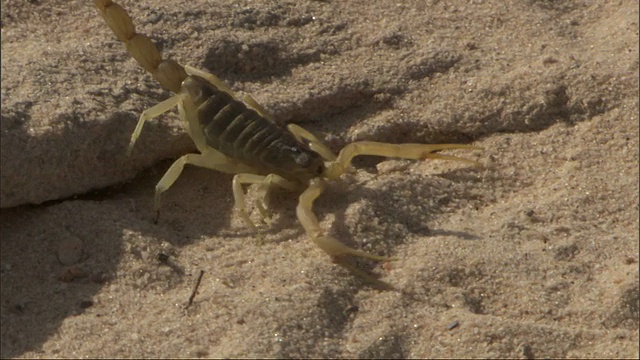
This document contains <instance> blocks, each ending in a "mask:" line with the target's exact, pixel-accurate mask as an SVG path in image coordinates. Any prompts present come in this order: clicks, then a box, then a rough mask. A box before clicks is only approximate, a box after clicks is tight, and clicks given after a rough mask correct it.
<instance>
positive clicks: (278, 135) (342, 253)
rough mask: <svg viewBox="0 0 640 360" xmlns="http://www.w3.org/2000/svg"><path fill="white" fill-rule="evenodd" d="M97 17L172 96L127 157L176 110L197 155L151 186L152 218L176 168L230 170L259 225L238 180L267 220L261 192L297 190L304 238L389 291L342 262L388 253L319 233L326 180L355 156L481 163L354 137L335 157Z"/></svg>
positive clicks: (237, 198)
mask: <svg viewBox="0 0 640 360" xmlns="http://www.w3.org/2000/svg"><path fill="white" fill-rule="evenodd" d="M95 6H96V7H97V9H98V11H99V13H100V15H101V16H102V17H103V18H104V20H105V21H106V23H107V25H108V26H109V27H110V28H111V30H112V31H113V32H114V33H115V35H116V37H117V38H118V39H119V40H120V41H121V42H123V43H124V45H125V46H126V49H127V51H128V52H129V54H130V55H131V56H132V57H133V58H134V59H135V60H136V61H137V62H138V63H139V64H140V65H141V66H142V67H143V68H144V69H145V70H146V71H148V72H149V73H150V74H151V75H152V76H153V78H154V79H155V80H156V81H158V82H159V83H160V85H162V87H164V88H165V89H167V90H169V91H171V92H172V93H175V95H173V96H172V97H170V98H169V99H167V100H164V101H162V102H160V103H158V104H156V105H155V106H152V107H151V108H148V109H146V110H144V111H143V112H142V114H141V115H140V119H139V121H138V123H137V125H136V127H135V130H134V131H133V134H132V135H131V139H130V142H129V146H128V149H127V155H130V154H131V151H132V149H133V147H134V144H135V142H136V140H137V139H138V137H139V136H140V132H141V131H142V127H143V125H144V124H145V123H146V122H147V121H150V120H152V119H153V118H155V117H158V116H159V115H161V114H164V113H165V112H167V111H170V110H171V109H173V108H174V107H177V108H178V113H179V116H180V119H181V121H182V123H183V125H184V128H185V130H186V132H187V133H188V135H189V136H190V137H191V139H192V140H193V142H194V144H195V146H196V148H197V150H198V151H199V153H192V154H186V155H183V156H181V157H180V158H178V159H177V160H175V162H174V163H173V164H172V165H171V166H170V167H169V169H168V170H167V171H166V173H165V174H164V176H163V177H162V178H161V179H160V181H159V182H158V184H157V185H156V187H155V197H154V209H155V213H156V218H155V219H156V222H157V219H158V216H159V210H160V197H161V194H162V193H164V192H165V191H167V190H168V189H169V188H170V187H171V186H172V185H173V183H174V182H175V181H176V180H177V179H178V177H179V176H180V174H181V173H182V170H183V168H184V167H185V165H194V166H198V167H203V168H208V169H212V170H217V171H220V172H223V173H229V174H234V177H233V180H232V191H233V197H234V202H235V208H236V209H237V212H238V214H239V215H240V217H241V218H242V220H243V221H244V222H245V223H246V224H247V225H248V226H249V227H250V228H252V229H253V230H257V228H256V226H255V224H254V223H253V222H252V221H251V219H250V218H249V216H248V214H247V210H246V207H245V194H244V190H243V185H251V184H254V185H257V186H258V190H259V191H258V198H259V199H258V200H257V201H256V208H257V209H258V210H259V212H260V214H261V216H262V220H265V219H267V218H268V206H267V202H266V199H267V196H268V193H269V191H270V189H271V188H272V187H273V186H278V187H281V188H284V189H286V190H289V191H292V192H298V193H300V197H299V202H298V205H297V207H296V215H297V217H298V220H299V221H300V224H301V225H302V227H303V228H304V230H305V232H306V234H307V235H308V237H309V238H311V240H312V241H313V242H314V243H315V244H316V245H317V246H318V247H319V248H320V249H322V250H323V251H324V252H325V253H327V254H328V255H329V256H330V257H331V258H332V259H333V260H334V262H335V263H337V264H339V265H341V266H343V267H345V268H346V269H348V270H350V271H351V272H352V273H354V274H355V275H356V276H360V277H361V278H363V279H364V280H366V281H369V282H371V283H372V284H373V285H375V286H378V287H381V288H385V289H389V288H393V287H392V286H391V285H390V284H387V283H386V282H384V281H382V280H379V279H377V278H374V277H373V276H372V275H370V274H369V273H368V272H367V271H364V270H361V269H360V268H359V267H357V266H356V265H354V264H353V263H349V262H345V261H340V260H341V259H344V258H345V257H355V258H356V259H357V258H363V259H369V260H374V261H390V260H395V259H394V258H390V257H385V256H378V255H374V254H370V253H368V252H365V251H362V250H357V249H354V248H351V247H349V246H347V245H344V244H343V243H341V242H340V241H338V240H337V239H336V238H334V237H332V236H331V235H329V234H327V233H326V232H325V231H323V230H322V228H321V227H320V225H319V223H318V219H317V217H316V215H315V214H314V212H313V210H312V207H313V203H314V201H315V200H316V199H317V198H318V196H320V194H321V193H322V192H323V191H324V189H325V187H326V183H327V181H328V180H332V179H337V178H339V177H340V176H341V175H343V174H344V173H346V172H347V171H349V170H350V169H351V161H352V159H353V158H355V157H356V156H361V155H373V156H382V157H390V158H402V159H412V160H423V159H440V160H455V161H463V162H467V163H472V164H475V165H479V163H477V162H476V161H474V160H470V159H465V158H459V157H455V156H451V155H443V154H439V153H437V152H438V151H441V150H447V149H468V150H482V148H479V147H476V146H472V145H465V144H391V143H381V142H372V141H359V142H353V143H350V144H348V145H346V146H345V147H344V148H343V149H342V150H341V151H340V152H339V153H338V155H336V154H335V153H333V152H332V151H331V150H330V149H329V147H328V146H327V145H325V144H324V143H323V142H322V141H321V140H320V139H318V138H317V137H316V136H315V135H313V134H312V133H311V132H309V131H307V130H305V129H304V128H302V127H300V126H298V125H296V124H293V123H290V124H288V125H286V126H284V125H281V124H279V123H277V122H276V121H275V119H274V118H273V116H272V115H271V114H269V113H268V112H267V111H266V110H265V109H264V108H263V107H262V106H261V105H260V104H258V103H257V102H256V101H255V100H254V99H253V98H252V97H251V96H249V95H246V96H244V97H243V99H242V100H240V99H239V98H238V97H237V96H236V95H235V94H234V93H233V92H232V91H231V89H230V88H229V87H228V86H227V85H225V84H224V83H223V82H222V81H221V80H220V79H218V78H217V77H216V76H214V75H213V74H210V73H208V72H206V71H203V70H199V69H197V68H194V67H191V66H188V65H185V66H182V65H180V64H178V63H177V62H176V61H174V60H171V59H163V58H162V56H161V54H160V51H159V50H158V49H157V47H156V46H155V45H154V43H153V42H152V41H151V39H150V38H149V37H147V36H145V35H142V34H139V33H137V32H136V30H135V27H134V24H133V21H132V20H131V18H130V16H129V15H128V13H127V12H126V11H125V10H124V9H123V8H122V7H121V6H120V5H119V4H117V3H115V2H113V1H111V0H95Z"/></svg>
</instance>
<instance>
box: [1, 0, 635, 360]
mask: <svg viewBox="0 0 640 360" xmlns="http://www.w3.org/2000/svg"><path fill="white" fill-rule="evenodd" d="M122 4H123V5H124V7H125V8H126V9H128V11H129V12H130V14H131V16H132V17H133V18H134V21H135V23H136V25H137V28H138V31H139V32H141V33H145V34H148V35H150V37H151V38H152V39H153V40H154V42H156V43H157V44H158V45H159V47H160V48H162V50H163V54H164V56H165V57H168V58H173V59H175V60H177V61H179V62H180V63H181V64H188V65H191V66H195V67H198V68H203V69H206V70H208V71H210V72H212V73H214V74H216V75H217V76H219V77H220V78H221V79H223V80H224V81H225V82H227V83H228V84H229V85H230V87H231V88H232V89H233V90H234V91H236V92H237V93H238V94H239V96H242V95H244V94H252V96H253V97H254V98H255V99H256V100H257V101H258V102H259V103H261V104H262V105H263V106H264V107H266V108H267V109H268V110H269V111H270V112H272V113H273V114H275V116H276V117H277V118H278V119H279V120H280V121H282V122H295V123H298V124H300V125H302V126H305V127H306V128H308V129H310V130H312V131H314V132H316V133H317V134H320V135H321V136H322V137H323V138H324V139H326V141H327V143H328V144H329V145H330V147H331V148H332V149H333V150H334V151H338V150H339V149H340V148H342V147H343V146H344V145H346V144H348V143H350V142H353V141H358V140H374V141H384V142H393V143H407V142H420V143H465V144H473V145H476V146H480V147H483V148H484V151H461V150H460V151H450V152H447V154H452V155H457V156H463V157H467V158H470V159H473V160H477V161H479V162H481V163H482V164H483V165H484V166H483V167H481V168H475V167H473V166H469V165H467V164H464V163H457V162H450V161H437V160H435V161H405V160H387V159H381V158H362V159H358V160H357V161H356V162H355V168H356V170H355V172H354V173H353V174H352V175H350V176H345V177H344V178H343V179H341V180H340V181H334V182H332V183H331V184H330V186H329V187H328V189H327V191H326V193H325V194H323V195H322V196H321V198H320V199H319V200H318V201H317V202H316V204H315V207H314V209H315V211H316V212H317V214H318V216H319V218H320V219H321V224H322V227H323V228H324V229H326V231H327V232H328V233H329V234H331V235H333V236H335V237H337V238H339V239H340V240H341V241H343V242H344V243H346V244H348V245H350V246H353V247H356V248H361V249H364V250H366V251H369V252H372V253H376V254H382V255H388V256H393V257H395V258H397V261H393V262H385V263H381V264H380V263H379V264H375V263H373V264H371V265H372V268H371V271H372V272H373V273H374V274H377V275H379V276H380V278H381V279H382V280H384V281H386V282H388V283H390V284H392V285H394V286H395V287H396V289H397V290H396V291H380V290H377V289H375V288H372V287H371V286H369V285H368V284H367V283H365V282H363V281H362V280H361V279H359V278H357V277H354V276H352V275H351V274H350V273H349V272H348V271H346V270H345V269H343V268H341V267H339V266H337V265H336V264H334V263H333V262H332V261H331V259H330V258H329V257H328V256H327V255H326V254H325V253H323V252H322V251H321V250H320V249H319V248H317V247H316V246H315V245H314V244H313V243H312V242H311V241H310V240H309V238H308V237H307V236H306V234H305V233H304V231H303V230H302V228H301V226H300V225H299V223H298V221H297V219H296V216H295V206H296V202H297V195H296V194H291V193H288V192H286V191H276V192H274V194H273V196H272V197H271V204H272V211H273V218H272V222H271V224H269V225H266V224H265V225H261V226H260V227H259V234H261V236H262V237H263V242H262V243H260V242H259V241H258V238H259V236H258V235H257V234H256V233H255V232H254V231H252V230H251V229H249V228H248V227H247V226H246V225H245V224H244V223H243V222H242V221H240V219H239V218H238V216H237V214H236V213H235V212H234V209H233V196H232V193H231V178H232V177H231V176H230V175H225V174H221V173H217V172H214V171H210V170H206V169H199V168H192V167H190V168H187V169H185V171H184V173H183V175H182V176H181V177H180V179H179V180H178V181H177V182H176V183H175V185H174V186H173V187H172V188H171V189H170V190H169V191H168V192H167V193H166V196H164V197H163V207H162V213H161V217H160V221H159V222H158V224H154V222H153V218H154V213H153V191H154V186H155V184H156V182H157V181H158V180H159V179H160V177H161V176H162V174H163V173H164V171H166V169H167V168H168V166H169V165H170V164H171V162H172V161H173V160H174V159H176V158H177V157H179V156H181V155H183V154H186V153H188V152H192V151H194V147H193V144H192V143H191V141H190V139H189V137H188V136H187V135H186V134H185V132H184V131H183V130H182V127H181V124H180V122H179V118H178V116H177V115H176V112H175V111H172V112H170V113H169V114H167V115H163V116H161V117H160V118H158V119H156V120H154V121H153V122H150V123H148V124H147V125H146V126H145V128H144V130H143V132H142V136H141V138H140V140H139V141H138V143H137V144H136V147H135V149H134V151H133V155H132V156H131V157H130V158H127V157H126V156H125V150H126V146H127V143H128V139H129V136H130V134H131V132H132V130H133V128H134V126H135V123H136V121H137V118H138V116H139V114H140V112H141V111H143V110H144V109H146V108H149V107H151V106H153V105H155V104H157V103H158V102H160V101H162V100H164V99H167V98H168V97H169V96H170V94H169V92H167V91H165V90H162V89H161V88H160V86H159V85H158V84H157V83H155V81H154V80H153V79H152V78H151V77H150V76H149V75H148V74H146V73H144V71H143V70H142V69H141V68H140V67H139V65H138V64H137V63H136V62H135V61H134V60H133V59H131V58H130V56H129V55H128V54H127V53H126V51H125V50H124V47H123V46H122V44H120V43H119V42H118V41H117V39H116V38H115V36H114V35H113V34H112V33H111V31H110V30H109V29H108V28H107V26H106V25H105V24H104V22H103V20H102V19H101V18H100V17H99V16H98V14H97V11H96V10H95V9H94V8H93V7H92V2H89V1H28V2H26V1H19V0H3V2H2V118H1V121H0V125H1V139H0V140H1V142H0V144H1V161H2V163H1V170H2V175H1V188H0V190H1V191H0V200H1V201H0V205H1V207H2V210H1V213H0V217H1V218H2V226H1V230H0V235H1V238H0V239H1V240H0V246H1V258H0V260H1V265H0V272H1V275H2V276H1V289H2V302H1V308H0V310H1V317H2V321H1V338H2V342H1V355H2V357H16V358H52V357H361V358H362V357H364V358H367V357H393V358H424V357H512V358H545V357H546V358H554V357H581V358H590V357H614V358H622V357H626V358H630V357H636V358H637V357H638V355H639V353H638V340H639V339H638V337H639V334H638V327H639V307H640V306H639V300H638V299H639V288H638V281H639V280H638V251H639V250H638V243H639V236H638V232H639V229H638V203H639V199H638V193H639V189H638V179H639V178H638V166H639V165H638V154H639V151H638V146H639V144H638V86H639V82H638V66H639V60H638V59H639V55H638V4H637V2H633V1H620V2H611V1H563V2H553V1H533V0H531V1H505V2H503V1H495V2H491V1H404V2H400V1H388V0H380V1H349V2H346V1H345V2H343V1H311V0H307V1H248V0H242V1H228V0H221V1H217V2H215V3H212V2H206V1H202V0H196V1H185V0H175V1H167V0H161V1H160V0H159V1H148V0H147V1H124V0H122ZM248 194H249V195H248V201H247V204H248V206H249V210H250V211H251V218H252V219H253V220H254V221H256V222H259V214H258V212H257V211H256V208H255V206H254V203H255V199H256V197H255V195H256V189H254V188H250V189H249V190H248ZM37 204H39V205H37ZM201 271H203V272H204V275H203V277H202V281H201V283H200V286H199V288H198V291H197V293H196V295H195V297H194V298H193V302H192V304H191V305H190V306H189V307H188V308H187V307H186V304H187V302H188V299H189V297H190V295H191V292H192V290H193V288H194V286H195V283H196V279H197V278H198V275H199V274H200V272H201Z"/></svg>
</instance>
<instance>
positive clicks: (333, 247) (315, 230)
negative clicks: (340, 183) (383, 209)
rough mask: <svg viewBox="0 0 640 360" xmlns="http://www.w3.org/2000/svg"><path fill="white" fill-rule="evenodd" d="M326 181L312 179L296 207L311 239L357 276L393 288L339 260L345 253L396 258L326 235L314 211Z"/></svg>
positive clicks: (382, 286)
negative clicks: (364, 249)
mask: <svg viewBox="0 0 640 360" xmlns="http://www.w3.org/2000/svg"><path fill="white" fill-rule="evenodd" d="M324 187H325V183H324V181H323V180H322V179H314V180H311V182H310V184H309V187H308V188H307V189H306V190H305V191H304V192H303V193H302V194H301V195H300V202H299V203H298V207H297V208H296V214H297V215H298V220H299V221H300V224H302V227H303V228H304V230H305V232H306V233H307V235H308V236H309V237H310V238H311V240H312V241H313V242H314V243H315V244H316V245H317V246H318V247H319V248H320V249H322V250H323V251H324V252H326V253H327V254H328V255H329V256H331V257H332V258H333V259H334V261H336V263H337V264H338V265H341V266H343V267H345V268H347V269H348V270H350V271H351V272H353V273H355V274H356V275H357V276H360V277H361V278H363V279H365V280H366V281H368V282H370V283H372V284H374V285H376V286H378V287H380V288H384V289H391V288H392V286H391V285H389V284H387V283H385V282H384V281H380V280H378V279H376V278H374V277H372V276H371V275H369V274H367V273H366V272H365V271H362V270H360V269H358V268H357V267H356V266H355V265H352V264H349V263H347V262H340V261H339V260H340V259H341V258H342V257H344V256H345V255H352V256H357V257H361V258H365V259H371V260H376V261H393V260H396V259H394V258H389V257H385V256H378V255H373V254H369V253H367V252H365V251H361V250H357V249H354V248H351V247H349V246H346V245H344V244H343V243H341V242H340V241H338V240H337V239H336V238H334V237H332V236H330V235H326V234H325V233H324V231H322V229H321V228H320V224H319V223H318V218H317V217H316V215H315V214H314V213H313V209H312V208H313V202H314V201H315V199H316V198H317V197H318V196H320V194H321V193H322V191H323V190H324Z"/></svg>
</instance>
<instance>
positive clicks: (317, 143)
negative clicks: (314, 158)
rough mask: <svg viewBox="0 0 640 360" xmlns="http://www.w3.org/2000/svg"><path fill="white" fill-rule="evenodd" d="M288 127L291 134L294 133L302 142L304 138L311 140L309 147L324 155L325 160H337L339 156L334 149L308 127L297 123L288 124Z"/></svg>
mask: <svg viewBox="0 0 640 360" xmlns="http://www.w3.org/2000/svg"><path fill="white" fill-rule="evenodd" d="M287 129H288V130H289V132H290V133H291V134H293V136H294V137H295V138H296V140H298V141H300V142H302V139H305V140H307V141H309V148H310V149H311V150H313V151H315V152H317V153H318V154H320V156H322V158H323V159H324V160H326V161H334V160H336V158H337V156H336V154H334V153H333V151H331V150H330V149H329V147H328V146H327V145H325V143H324V142H322V140H320V139H318V138H317V137H316V136H315V135H313V134H312V133H310V132H309V131H308V130H307V129H305V128H303V127H301V126H299V125H296V124H289V125H287Z"/></svg>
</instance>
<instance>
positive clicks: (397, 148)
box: [324, 141, 482, 179]
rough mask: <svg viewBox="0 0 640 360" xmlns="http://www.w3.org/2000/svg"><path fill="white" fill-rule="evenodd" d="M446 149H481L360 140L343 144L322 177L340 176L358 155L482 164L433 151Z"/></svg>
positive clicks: (478, 148) (457, 145) (449, 145)
mask: <svg viewBox="0 0 640 360" xmlns="http://www.w3.org/2000/svg"><path fill="white" fill-rule="evenodd" d="M448 149H468V150H482V148H481V147H477V146H473V145H465V144H388V143H379V142H373V141H360V142H355V143H351V144H349V145H347V146H345V147H344V148H343V149H342V151H340V154H339V155H338V158H337V159H336V160H335V161H334V162H333V163H331V164H330V165H329V166H328V167H327V170H326V171H325V174H324V177H325V178H327V179H335V178H337V177H339V176H341V175H342V174H344V173H345V172H346V171H347V169H348V168H349V165H350V164H351V160H353V158H354V157H356V156H360V155H374V156H384V157H390V158H400V159H412V160H424V159H440V160H454V161H463V162H467V163H471V164H473V165H476V166H482V165H481V164H480V163H479V162H477V161H475V160H470V159H465V158H460V157H457V156H451V155H440V154H436V153H434V152H436V151H440V150H448Z"/></svg>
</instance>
